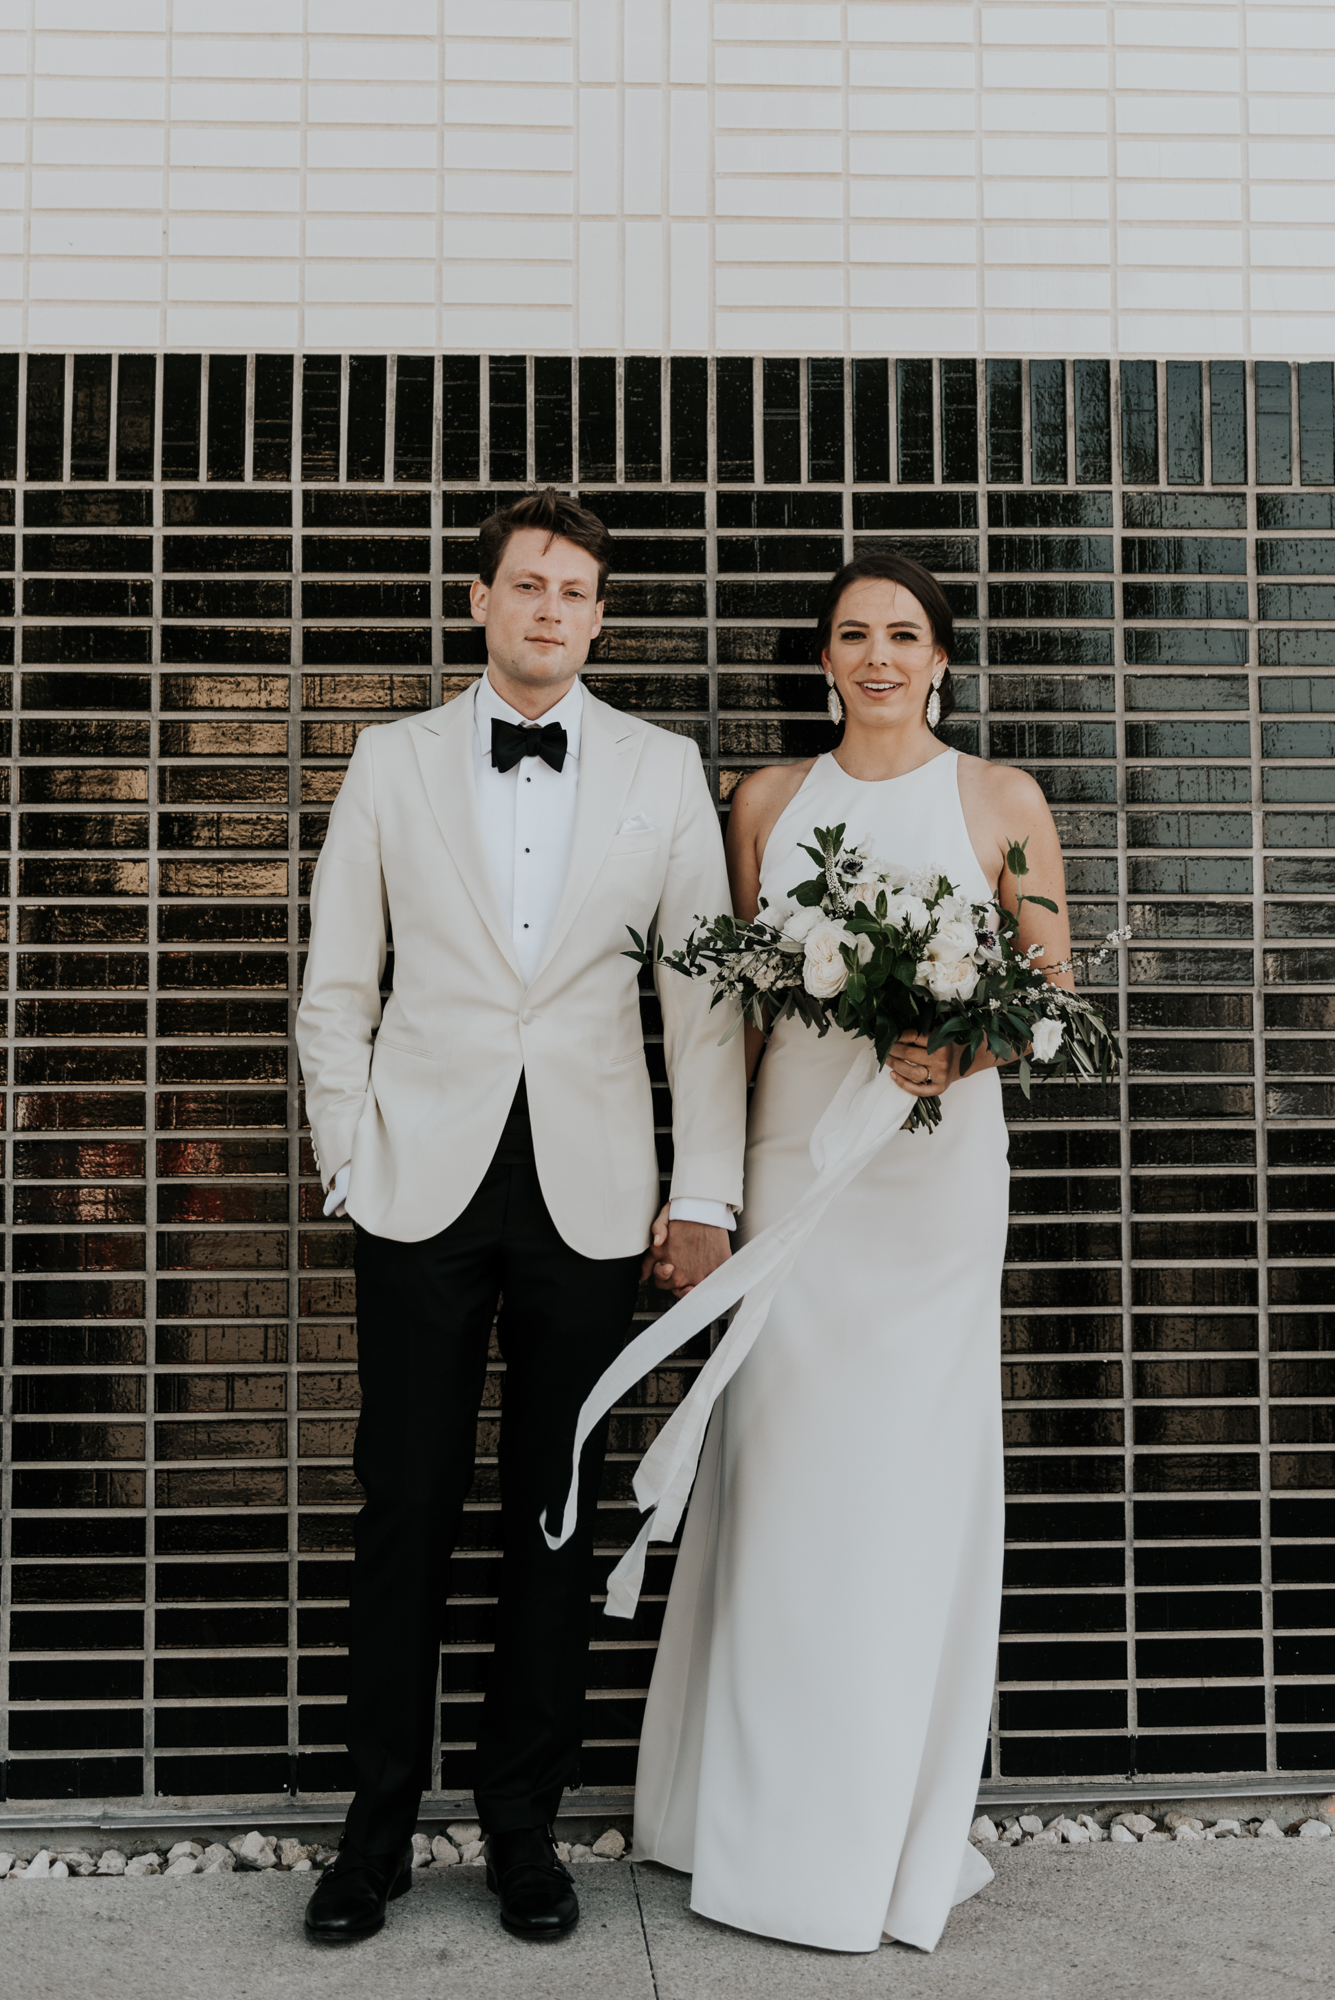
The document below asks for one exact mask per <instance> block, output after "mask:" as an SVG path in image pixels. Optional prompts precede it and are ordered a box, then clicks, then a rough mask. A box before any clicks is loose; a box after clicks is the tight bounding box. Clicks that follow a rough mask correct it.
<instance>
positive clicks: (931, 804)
mask: <svg viewBox="0 0 1335 2000" xmlns="http://www.w3.org/2000/svg"><path fill="white" fill-rule="evenodd" d="M957 766H958V758H957V756H956V754H955V753H954V752H953V751H951V752H947V753H945V754H944V755H942V756H939V757H937V758H935V759H934V760H933V761H932V762H930V763H928V764H924V765H922V766H920V767H919V769H918V770H916V771H910V772H909V773H907V775H906V776H904V777H902V778H892V779H887V780H885V781H884V782H881V783H875V784H865V783H862V782H861V781H859V780H857V779H854V778H850V777H849V776H848V775H847V774H846V773H845V772H844V771H842V770H841V769H840V767H839V765H838V764H837V763H836V762H835V760H834V758H833V757H832V756H825V757H821V758H818V759H817V762H816V764H815V767H814V768H813V770H812V771H811V772H810V774H809V776H808V777H807V779H806V780H805V782H804V783H803V785H802V787H801V789H800V790H799V792H798V793H797V796H796V797H795V798H794V799H793V800H792V802H791V804H790V805H789V806H788V807H787V808H786V810H785V811H784V813H783V814H782V816H781V817H780V819H779V821H778V823H777V824H776V826H775V828H774V831H773V832H772V833H771V835H770V838H769V842H768V845H767V847H766V850H765V856H764V864H763V868H762V888H763V892H764V894H765V895H766V896H767V897H768V898H769V901H770V903H771V904H775V903H778V902H780V901H781V900H783V899H784V898H785V897H786V895H787V892H788V891H789V890H790V889H792V888H793V887H794V886H795V885H796V884H797V883H798V882H801V881H804V880H806V879H807V878H809V877H810V876H811V874H812V873H813V872H814V871H813V864H812V863H811V861H810V860H809V859H808V857H807V856H806V855H805V854H802V853H800V852H799V847H800V844H801V843H802V842H804V841H805V842H809V841H810V840H811V835H812V831H813V829H814V828H815V827H818V826H836V825H838V824H839V823H840V821H842V822H844V824H845V825H846V826H847V828H848V835H847V838H848V840H849V843H850V844H856V842H857V841H859V840H860V839H861V838H862V837H863V836H864V835H866V834H870V835H871V836H872V837H873V839H874V842H875V851H876V853H877V855H878V856H880V857H881V858H882V859H884V860H886V861H897V862H904V863H907V864H908V865H909V866H910V867H917V866H920V865H922V864H924V863H928V862H938V863H940V865H941V867H942V870H943V872H944V873H946V874H947V875H948V876H949V877H950V878H951V880H952V881H953V882H954V883H956V884H957V885H958V886H959V887H960V888H962V889H964V890H966V891H968V892H970V893H971V894H973V895H974V896H976V897H977V898H979V899H980V900H982V899H990V897H991V894H992V888H993V885H991V884H989V883H988V882H987V881H986V880H985V879H984V876H983V872H982V869H981V867H980V866H979V863H978V860H977V858H976V856H975V855H974V852H973V849H972V846H971V845H970V842H969V836H968V832H967V830H966V828H965V824H964V814H963V811H962V809H961V806H960V798H959V783H958V776H957ZM853 1052H854V1043H853V1041H852V1040H851V1038H850V1037H848V1036H847V1035H845V1034H843V1033H842V1032H841V1031H839V1030H837V1029H832V1030H831V1031H830V1032H829V1033H828V1034H827V1035H826V1036H825V1037H824V1038H823V1039H822V1038H820V1037H818V1036H817V1034H816V1032H815V1030H814V1029H810V1028H807V1027H805V1026H803V1025H802V1024H801V1023H800V1022H796V1021H793V1020H787V1021H784V1022H783V1023H781V1025H780V1026H779V1028H778V1029H777V1030H776V1032H775V1033H774V1035H773V1036H772V1037H771V1040H770V1043H769V1047H768V1049H767V1050H766V1052H765V1057H764V1061H763V1062H762V1064H761V1066H760V1075H759V1080H758V1083H757V1086H756V1093H755V1100H754V1104H753V1107H752V1112H751V1123H750V1132H749V1144H748V1150H747V1155H746V1208H745V1215H744V1225H745V1230H746V1233H747V1234H749V1235H755V1234H756V1233H757V1232H758V1231H759V1230H761V1229H763V1228H764V1227H765V1226H766V1224H768V1223H770V1222H773V1221H775V1220H777V1218H778V1217H779V1216H781V1215H783V1214H785V1213H786V1212H787V1210H788V1209H789V1208H791V1207H792V1205H793V1203H794V1202H795V1201H796V1200H797V1199H798V1197H799V1196H800V1195H801V1194H802V1193H803V1191H804V1189H806V1188H807V1187H808V1186H809V1185H810V1183H811V1181H812V1180H813V1179H814V1177H815V1169H814V1168H813V1166H812V1163H811V1158H810V1155H809V1152H808V1140H809V1138H810V1136H811V1132H812V1130H813V1128H814V1126H815V1124H816V1122H817V1120H818V1119H819V1117H820V1115H821V1113H822V1112H823V1111H824V1109H825V1107H826V1105H827V1104H828V1103H829V1101H830V1099H831V1097H832V1096H833V1095H834V1092H835V1090H836V1088H837V1086H838V1084H839V1083H840V1081H841V1079H842V1078H843V1076H844V1074H845V1072H846V1070H847V1069H848V1067H849V1063H850V1060H851V1057H852V1055H853ZM942 1109H943V1118H942V1122H941V1125H940V1126H939V1128H938V1129H937V1131H936V1132H934V1133H930V1134H929V1133H927V1132H915V1133H907V1132H897V1133H895V1135H894V1136H893V1138H891V1139H890V1140H889V1141H888V1142H887V1144H886V1146H885V1148H884V1150H883V1151H882V1152H881V1153H880V1154H878V1155H877V1156H876V1158H874V1159H873V1160H872V1161H871V1163H870V1164H869V1165H868V1166H867V1167H865V1168H864V1169H863V1171H862V1172H861V1174H860V1175H859V1176H858V1178H857V1179H856V1180H855V1181H854V1182H853V1184H852V1186H851V1188H850V1189H849V1191H848V1193H847V1194H846V1195H845V1196H844V1197H843V1199H842V1200H841V1201H840V1202H839V1203H837V1204H836V1205H835V1207H834V1208H833V1209H832V1210H831V1211H830V1212H829V1214H828V1215H827V1217H826V1218H825V1221H824V1222H823V1223H822V1224H821V1225H820V1226H819V1227H818V1229H817V1231H816V1234H815V1235H814V1236H813V1237H812V1238H811V1240H810V1241H809V1242H808V1244H807V1245H806V1247H805V1248H804V1249H803V1251H802V1252H801V1255H800V1258H799V1261H798V1263H797V1265H796V1267H795V1269H794V1271H793V1274H792V1276H791V1277H790V1278H789V1279H788V1280H787V1282H786V1284H785V1285H784V1287H783V1289H782V1290H781V1291H780V1293H779V1295H778V1298H777V1299H776V1301H775V1303H774V1306H773V1309H772V1311H771V1313H770V1317H769V1320H768V1323H767V1324H766V1326H765V1327H764V1329H763V1331H762V1332H761V1334H760V1336H759V1338H758V1340H757V1342H756V1345H755V1347H754V1348H753V1350H752V1351H751V1353H750V1354H749V1355H748V1357H747V1359H746V1360H745V1361H744V1362H743V1363H742V1365H741V1367H740V1369H739V1370H738V1373H737V1375H736V1377H735V1378H734V1380H733V1381H732V1383H731V1384H730V1386H729V1387H728V1389H727V1390H726V1392H725V1395H724V1397H723V1399H722V1401H721V1403H720V1405H719V1407H718V1408H717V1409H716V1410H715V1413H714V1418H713V1421H712V1423H711V1425H710V1430H709V1435H708V1439H707V1441H706V1444H705V1448H704V1453H703V1456H702V1458H701V1462H700V1470H699V1474H698V1477H697V1480H696V1485H695V1490H694V1494H693V1496H692V1499H691V1505H690V1512H689V1514H688V1517H687V1521H686V1527H685V1532H684V1536H683V1540H682V1545H681V1551H680V1554H679V1556H678V1559H677V1567H676V1575H675V1580H674V1582H673V1585H672V1593H671V1597H670V1599H669V1602H668V1607H667V1614H666V1619H665V1622H664V1626H663V1637H662V1642H661V1645H660V1647H659V1652H658V1660H657V1664H656V1666H655V1669H654V1677H653V1684H652V1686H651V1688H650V1691H649V1702H648V1710H647V1713H646V1716H645V1723H644V1735H643V1739H642V1743H641V1748H640V1762H639V1775H638V1779H637V1783H636V1794H635V1849H636V1852H637V1853H638V1854H640V1855H643V1856H645V1857H647V1858H651V1859H654V1860H657V1861H661V1862H663V1863H665V1864H666V1865H667V1866H668V1867H670V1868H677V1869H682V1870H685V1871H686V1872H688V1873H690V1874H692V1875H693V1876H694V1881H693V1883H692V1888H691V1908H692V1909H693V1910H696V1911H698V1912H699V1914H700V1915H701V1916H705V1917H712V1918H715V1919H717V1920H718V1921H719V1922H721V1923H725V1924H732V1925H735V1926H736V1927H737V1928H738V1929H741V1930H746V1931H755V1932H759V1933H761V1934H762V1935H764V1936H767V1937H774V1938H783V1939H788V1940H791V1941H792V1942H794V1943H799V1944H805V1945H818V1946H824V1947H826V1948H827V1949H830V1950H834V1951H873V1950H875V1949H876V1947H877V1945H878V1944H879V1942H880V1940H881V1938H882V1935H883V1934H885V1935H889V1936H890V1937H893V1938H897V1939H899V1940H901V1941H902V1942H903V1943H905V1944H911V1945H917V1946H919V1947H920V1948H921V1949H922V1950H924V1951H931V1950H932V1949H933V1947H934V1946H935V1945H936V1943H937V1940H938V1939H939V1938H940V1935H941V1931H942V1928H943V1926H944V1925H945V1921H946V1918H947V1916H948V1914H949V1912H950V1908H951V1906H952V1904H953V1903H956V1902H961V1901H963V1900H964V1898H965V1897H966V1896H970V1895H973V1894H974V1893H975V1892H976V1891H977V1890H979V1889H981V1888H982V1887H984V1886H985V1884H986V1883H987V1882H989V1881H991V1879H992V1871H991V1869H990V1868H989V1867H988V1865H987V1863H986V1862H985V1861H984V1860H983V1859H982V1857H981V1855H980V1854H979V1853H978V1852H977V1850H976V1849H974V1848H972V1847H970V1845H969V1843H968V1829H969V1824H970V1820H971V1818H972V1816H973V1811H974V1801H975V1798H976V1796H977V1786H978V1781H979V1778H980V1776H981V1775H982V1767H983V1757H984V1752H985V1749H986V1742H987V1730H988V1719H989V1714H990V1706H991V1699H992V1683H993V1674H994V1670H995V1664H996V1650H997V1630H998V1621H999V1612H1000V1604H1001V1558H1002V1528H1003V1495H1002V1462H1001V1407H1000V1393H1001V1392H1000V1367H999V1344H1000V1337H999V1323H1000V1283H1001V1264H1002V1255H1003V1251H1004V1246H1005V1240H1006V1217H1007V1180H1008V1166H1007V1159H1006V1143H1007V1142H1006V1128H1005V1124H1004V1122H1003V1120H1002V1113H1001V1084H1000V1080H999V1078H998V1076H997V1073H996V1071H995V1070H994V1069H993V1070H986V1071H983V1072H981V1073H980V1074H979V1075H977V1076H975V1077H972V1078H968V1077H966V1078H964V1079H963V1080H962V1081H961V1082H959V1083H956V1084H954V1085H953V1086H952V1087H951V1088H950V1090H949V1091H948V1092H947V1093H946V1095H945V1097H944V1098H943V1100H942Z"/></svg>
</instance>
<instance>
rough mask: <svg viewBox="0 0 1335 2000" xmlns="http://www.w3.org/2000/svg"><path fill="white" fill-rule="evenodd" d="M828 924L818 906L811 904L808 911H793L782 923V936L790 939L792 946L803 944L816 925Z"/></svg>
mask: <svg viewBox="0 0 1335 2000" xmlns="http://www.w3.org/2000/svg"><path fill="white" fill-rule="evenodd" d="M828 922H829V918H828V917H827V916H826V914H825V912H824V910H822V908H821V907H820V904H819V903H813V904H812V905H811V907H810V908H809V909H804V910H794V911H793V914H792V915H791V916H790V917H789V918H788V919H787V920H786V921H785V923H784V926H783V934H784V936H785V937H786V938H791V939H792V941H793V943H794V944H805V943H806V941H807V939H808V938H809V937H810V936H811V933H812V932H813V931H814V930H815V928H816V926H817V924H824V923H828Z"/></svg>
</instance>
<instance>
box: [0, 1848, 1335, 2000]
mask: <svg viewBox="0 0 1335 2000" xmlns="http://www.w3.org/2000/svg"><path fill="white" fill-rule="evenodd" d="M989 1858H991V1859H993V1860H994V1861H995V1865H996V1870H997V1879H996V1881H995V1882H994V1883H993V1884H992V1885H991V1886H990V1888H988V1889H986V1890H984V1892H983V1893H982V1895H980V1896H977V1897H975V1898H974V1900H973V1901H972V1902H971V1903H966V1904H964V1905H963V1906H962V1907H961V1908H960V1909H958V1910H956V1911H955V1912H954V1914H953V1915H952V1917H951V1920H950V1923H949V1924H948V1926H947V1928H946V1934H945V1937H944V1938H943V1939H942V1941H941V1944H940V1945H939V1946H938V1948H937V1950H936V1952H935V1953H934V1955H932V1956H931V1957H925V1956H924V1955H923V1954H922V1953H920V1952H915V1951H910V1950H908V1949H906V1948H905V1947H903V1946H900V1945H885V1946H883V1947H882V1949H881V1950H880V1951H879V1952H875V1953H872V1954H870V1955H869V1956H866V1957H842V1956H836V1955H834V1954H832V1953H828V1952H818V1951H809V1950H804V1949H801V1948H799V1947H796V1946H792V1945H782V1944H774V1943H771V1942H768V1941H767V1940H765V1939H761V1938H752V1937H747V1936H745V1935H743V1934H742V1933H740V1932H736V1931H729V1930H725V1929H723V1928H721V1927H720V1926H719V1925H717V1924H711V1923H708V1922H705V1921H704V1920H702V1919H701V1918H699V1917H695V1916H693V1915H692V1914H691V1912H690V1911H689V1909H688V1908H687V1894H688V1888H689V1884H688V1882H687V1879H686V1878H685V1877H684V1876H680V1875H673V1874H670V1873H669V1872H668V1871H667V1870H666V1869H662V1868H657V1867H655V1866H653V1865H652V1864H647V1865H640V1864H631V1863H609V1864H607V1865H605V1866H601V1867H596V1866H589V1867H580V1868H578V1869H577V1870H576V1878H577V1881H578V1884H579V1892H580V1901H581V1906H582V1910H583V1917H582V1921H581V1923H580V1926H579V1929H578V1930H577V1931H576V1932H575V1933H574V1934H573V1936H571V1937H570V1938H568V1939H566V1940H564V1941H563V1942H562V1943H560V1944H556V1945H546V1946H539V1945H525V1944H521V1943H519V1942H517V1941H516V1940H514V1939H512V1938H509V1937H507V1936H506V1934H505V1933H504V1932H503V1931H502V1930H501V1928H500V1926H499V1924H498V1923H497V1921H496V1905H495V1902H494V1899H493V1898H492V1897H491V1896H490V1895H488V1893H487V1888H486V1882H485V1878H484V1875H483V1871H482V1870H481V1869H480V1868H453V1869H449V1870H440V1871H435V1870H427V1871H425V1872H424V1873H423V1874H421V1875H419V1876H418V1877H416V1878H415V1880H414V1884H413V1889H412V1892H411V1894H410V1895H408V1896H406V1897H404V1898H403V1900H402V1901H401V1902H399V1903H397V1904H395V1905H394V1907H393V1909H392V1910H391V1913H390V1921H389V1923H388V1925H387V1927H386V1929H385V1930H384V1931H383V1932H382V1933H381V1935H380V1936H379V1937H377V1938H373V1939H371V1940H370V1941H369V1942H368V1943H366V1944H361V1945H353V1946H347V1947H344V1948H342V1949H332V1950H331V1949H329V1948H324V1949H321V1948H318V1947H314V1946H311V1945H309V1944H307V1942H306V1940H305V1937H304V1935H303V1933H302V1929H301V1912H302V1908H303V1906H304V1904H305V1901H306V1898H307V1897H308V1895H309V1894H310V1891H311V1879H310V1877H309V1876H299V1875H278V1874H268V1875H261V1874H236V1875H212V1876H200V1875H195V1876H185V1877H181V1878H177V1879H154V1878H151V1877H150V1878H147V1879H140V1880H132V1881H124V1880H119V1879H113V1880H98V1879H90V1880H86V1881H79V1880H70V1881H67V1882H20V1881H13V1882H6V1883H5V1884H4V1885H3V1886H0V1988H2V1989H3V1991H4V1994H5V1996H6V2000H70V1996H71V1995H75V1996H77V1995H81V1994H91V1995H94V1996H96V2000H243V1996H251V1995H254V1996H256V2000H453V1997H454V1996H456V1995H457V1996H459V2000H604V1996H606V2000H808V1996H810V2000H825V1996H827V1995H844V1994H849V1995H854V1994H856V1995H867V1994H885V1995H893V1996H895V2000H966V1996H967V2000H977V1996H978V1995H979V1994H981V1993H986V1994H987V1995H989V1996H991V2000H1058V1997H1059V1996H1060V2000H1071V1996H1073V1995H1078V1994H1090V1993H1092V1992H1098V1993H1107V1994H1135V1995H1137V1996H1138V2000H1145V1997H1146V1996H1158V1995H1164V1996H1169V1995H1172V1996H1180V1995H1183V1994H1186V1993H1200V1994H1203V1995H1206V1996H1208V2000H1272V1996H1273V2000H1281V1996H1283V2000H1297V1996H1301V1995H1303V1994H1306V1993H1311V1994H1313V1995H1315V1994H1317V1993H1318V1992H1329V1991H1330V1988H1331V1985H1332V1980H1333V1978H1335V1841H1329V1842H1328V1841H1322V1842H1315V1841H1313V1842H1307V1841H1301V1842H1300V1841H1296V1840H1295V1841H1285V1842H1283V1843H1280V1842H1278V1841H1275V1842H1270V1841H1237V1840H1229V1841H1220V1842H1218V1843H1217V1844H1216V1843H1210V1844H1207V1845H1201V1846H1196V1845H1191V1846H1185V1845H1183V1846H1179V1845H1172V1846H1162V1847H1158V1846H1156V1847H1131V1846H1127V1847H1116V1846H1112V1845H1109V1844H1106V1843H1105V1844H1101V1845H1099V1846H1092V1847H1075V1848H1042V1849H1039V1848H1027V1849H1026V1848H1021V1849H1018V1850H1002V1851H998V1850H996V1849H992V1850H990V1854H989Z"/></svg>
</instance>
